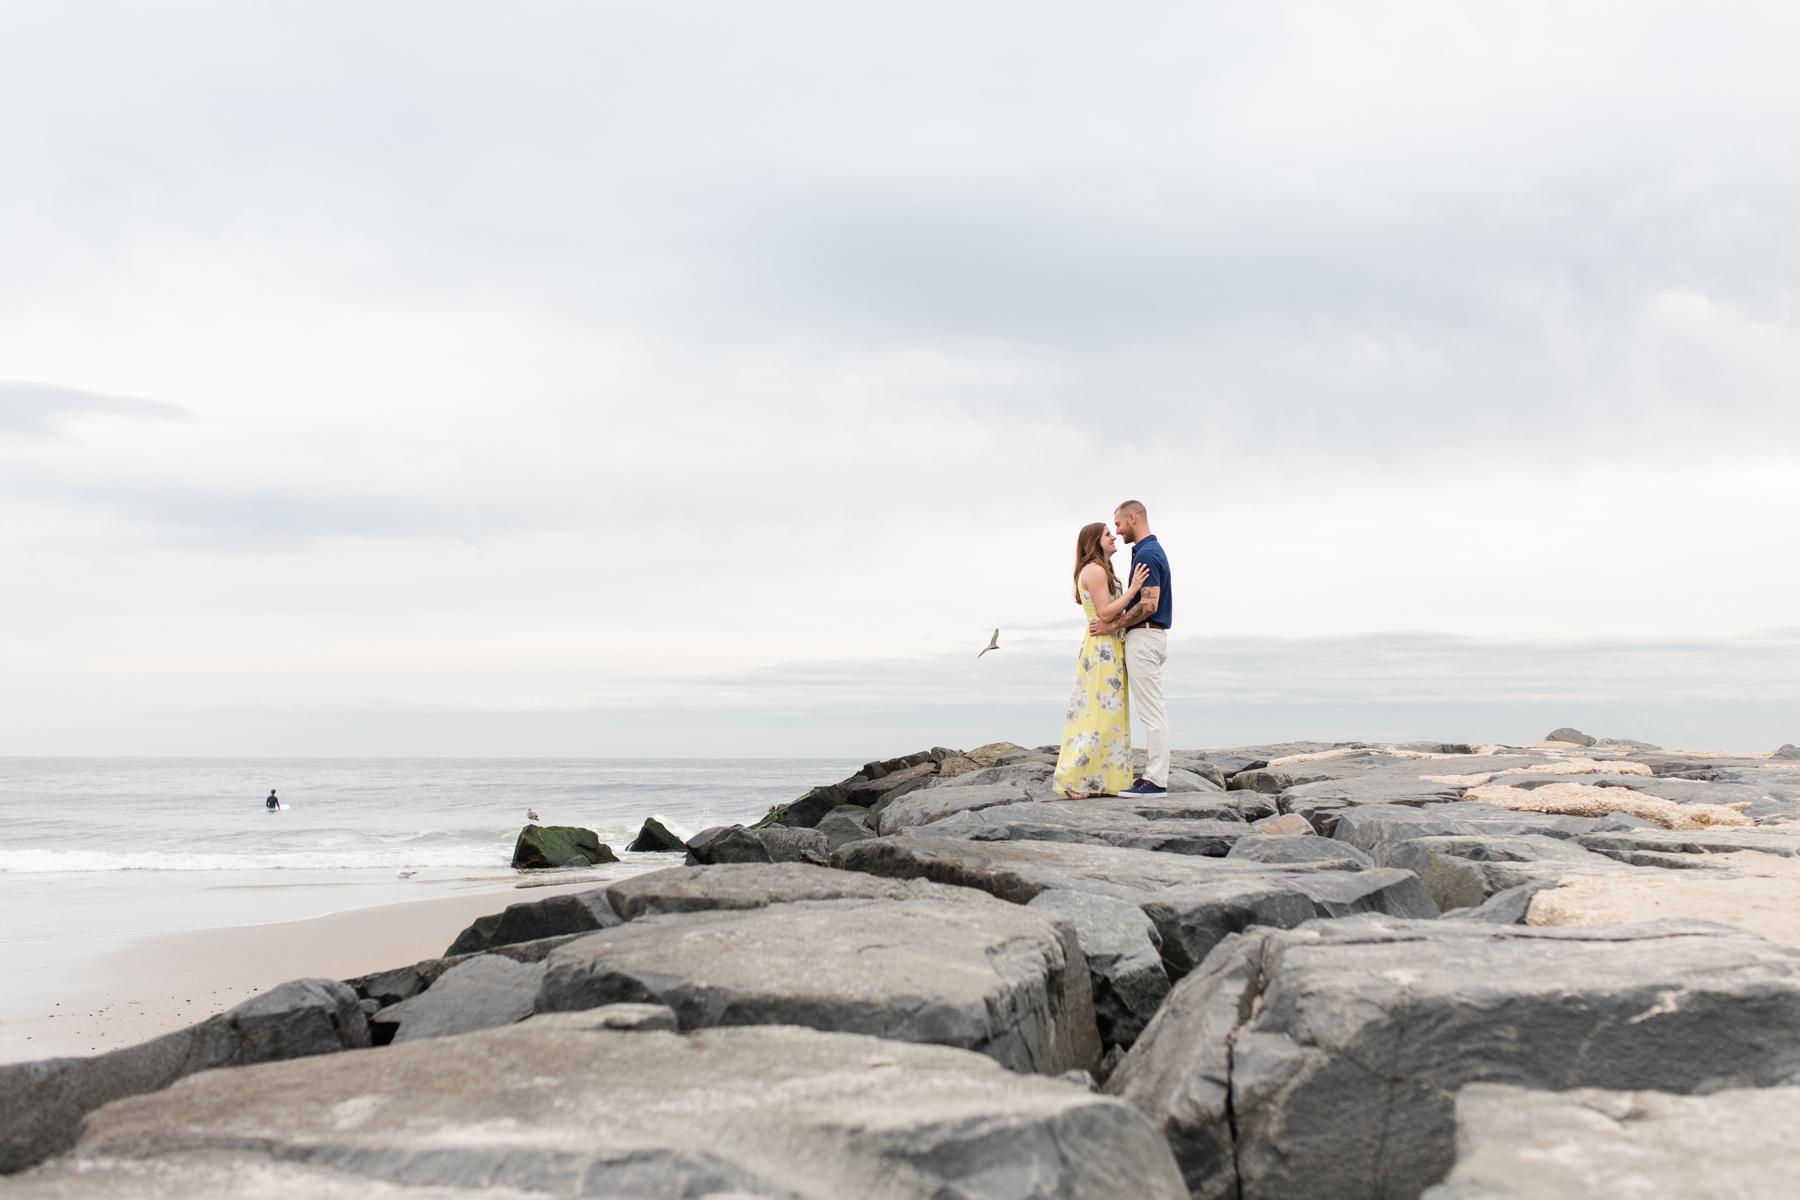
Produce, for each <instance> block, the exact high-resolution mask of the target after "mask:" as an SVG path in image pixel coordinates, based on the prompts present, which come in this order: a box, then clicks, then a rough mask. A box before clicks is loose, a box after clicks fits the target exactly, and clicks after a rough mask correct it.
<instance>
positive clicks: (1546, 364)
mask: <svg viewBox="0 0 1800 1200" xmlns="http://www.w3.org/2000/svg"><path fill="white" fill-rule="evenodd" d="M1797 58H1800V10H1795V9H1794V8H1793V6H1791V5H1778V4H1748V3H1735V4H1734V3H1717V4H1710V5H1696V4H1692V3H1688V4H1680V5H1677V4H1661V3H1654V2H1644V0H1637V2H1634V3H1629V4H1627V3H1618V4H1581V3H1570V2H1569V0H1559V2H1557V3H1554V4H1552V3H1542V4H1532V3H1507V4H1465V5H1445V4H1431V3H1423V2H1420V3H1398V4H1381V3H1370V4H1358V5H1343V4H1331V3H1316V4H1307V3H1278V2H1270V3H1262V4H1254V5H1252V4H1215V3H1193V2H1188V3H1180V4H1175V3H1129V2H1125V3H1114V4H1110V5H1105V6H1095V5H1092V4H1061V3H1046V2H1042V0H1038V2H1034V3H1030V4H1025V3H988V4H970V3H968V2H967V0H962V2H959V3H955V4H934V3H930V2H928V0H908V2H906V3H903V4H902V3H894V4H888V3H880V2H870V3H860V4H854V5H845V4H841V3H836V4H829V3H752V4H746V3H743V2H742V0H732V2H729V3H726V2H720V3H693V2H675V3H666V4H657V5H624V4H605V3H594V2H592V0H584V2H583V3H567V4H558V3H533V4H528V5H521V4H504V5H503V4H493V3H490V4H480V5H477V4H461V3H446V2H444V0H432V2H430V3H416V4H406V3H385V4H380V3H378V4H369V3H366V2H358V3H354V4H352V3H343V4H332V3H324V2H320V0H307V2H305V3H288V4H281V3H265V4H258V5H243V4H224V3H220V4H203V3H192V4H183V3H173V2H169V3H160V4H155V5H145V4H136V3H133V4H118V5H104V4H88V3H82V2H80V0H56V2H54V3H51V2H47V0H46V2H43V3H31V2H25V3H11V4H7V5H5V6H3V7H0V381H8V382H0V674H3V676H4V686H0V753H8V754H65V753H66V754H110V753H150V754H281V753H297V754H333V753H393V754H413V753H465V754H512V753H531V754H537V753H550V754H590V753H592V754H640V753H641V754H655V755H661V754H726V753H729V754H781V755H838V754H845V755H858V754H865V753H866V754H870V755H877V754H890V753H900V752H903V751H905V750H910V749H913V748H914V747H913V746H912V745H911V744H910V741H909V739H911V740H917V739H919V738H925V739H928V740H932V741H939V742H943V743H946V744H974V743H978V742H981V741H986V740H989V738H990V737H1003V736H1004V737H1012V738H1014V739H1015V740H1034V741H1048V740H1051V739H1053V738H1054V737H1055V736H1056V734H1057V731H1058V728H1059V722H1060V718H1061V711H1062V704H1063V701H1064V698H1065V696H1066V692H1067V686H1068V682H1067V680H1065V679H1064V678H1063V674H1064V673H1066V672H1067V671H1068V669H1069V663H1070V660H1071V659H1072V656H1073V651H1074V646H1075V644H1076V641H1077V639H1078V636H1079V621H1078V614H1077V611H1076V610H1075V608H1074V607H1073V605H1072V604H1071V603H1070V600H1069V595H1068V592H1069V581H1068V580H1069V568H1070V560H1071V558H1072V547H1073V540H1074V533H1075V531H1076V529H1078V528H1079V527H1080V526H1081V525H1082V524H1084V523H1086V522H1088V521H1092V520H1100V519H1104V518H1106V517H1107V516H1108V514H1109V513H1110V512H1111V510H1112V507H1113V506H1114V505H1115V504H1117V503H1118V502H1119V501H1121V500H1123V499H1126V498H1127V497H1134V498H1137V499H1140V500H1142V501H1144V502H1145V503H1146V504H1147V505H1148V506H1149V510H1150V514H1151V520H1152V524H1153V525H1154V527H1155V528H1156V530H1157V532H1158V534H1159V536H1160V538H1161V539H1162V541H1163V542H1164V543H1165V546H1166V547H1167V550H1168V552H1169V556H1170V558H1171V560H1172V562H1173V568H1174V575H1175V580H1176V597H1177V600H1176V603H1177V610H1176V611H1177V627H1176V633H1177V635H1179V636H1178V638H1177V640H1176V642H1175V646H1174V650H1173V654H1174V661H1172V663H1171V680H1172V690H1174V691H1175V692H1177V693H1178V694H1179V696H1181V697H1185V699H1184V700H1183V703H1184V704H1187V705H1189V706H1190V707H1188V708H1185V709H1183V708H1180V707H1178V708H1177V718H1178V719H1177V722H1176V725H1177V727H1176V728H1175V729H1174V730H1173V733H1172V736H1173V740H1174V741H1175V743H1176V744H1177V745H1208V744H1220V743H1221V742H1225V741H1230V740H1240V739H1248V738H1250V737H1252V736H1262V737H1323V738H1336V737H1362V736H1398V735H1413V736H1420V737H1424V736H1440V737H1447V738H1464V737H1470V738H1472V737H1518V738H1523V737H1527V736H1537V735H1539V734H1541V733H1543V732H1545V731H1546V730H1547V729H1548V728H1549V727H1550V726H1552V725H1555V724H1561V723H1564V722H1565V721H1567V720H1569V719H1571V717H1572V716H1576V715H1579V714H1580V713H1582V712H1591V713H1592V714H1593V716H1592V719H1593V720H1595V721H1601V720H1607V719H1609V717H1616V719H1617V720H1618V721H1620V722H1624V723H1627V724H1632V723H1635V724H1633V728H1613V729H1602V730H1599V731H1598V732H1604V733H1611V734H1615V735H1622V736H1646V737H1647V732H1645V731H1648V730H1650V729H1652V727H1655V728H1660V729H1662V730H1663V731H1664V736H1669V737H1675V736H1677V735H1678V734H1679V735H1681V736H1686V737H1690V738H1699V739H1705V740H1711V741H1718V740H1720V739H1728V740H1729V741H1730V742H1731V743H1732V744H1737V743H1743V744H1744V746H1745V748H1751V749H1771V748H1773V745H1772V744H1771V745H1763V744H1761V743H1762V742H1763V741H1767V740H1769V739H1770V738H1774V739H1775V740H1776V741H1780V740H1794V741H1800V636H1796V634H1795V631H1796V629H1797V628H1800V615H1796V596H1800V402H1797V401H1800V225H1797V223H1796V219H1795V213H1796V212H1800V154H1796V152H1795V151H1796V146H1795V137H1796V135H1795V132H1794V131H1795V130H1796V129H1800V72H1797V71H1796V70H1795V69H1794V63H1795V61H1796V60H1797ZM995 626H999V627H1000V628H1001V630H1002V645H1003V646H1004V647H1006V648H1005V649H1004V650H1003V651H1002V652H1001V653H999V654H990V655H988V656H986V657H985V658H983V659H981V660H980V661H979V663H976V662H975V660H974V659H973V653H974V650H975V649H977V648H979V647H980V646H981V645H983V644H985V641H986V638H987V635H988V632H989V631H990V630H992V629H993V628H994V627H995ZM1782 631H1786V632H1782ZM1398 634H1405V635H1408V637H1409V638H1411V640H1405V639H1403V640H1402V642H1399V643H1397V642H1396V641H1395V640H1394V635H1398ZM1424 635H1432V636H1424ZM1399 644H1404V645H1405V646H1407V647H1410V649H1409V650H1408V651H1407V654H1408V655H1409V656H1410V657H1408V659H1407V661H1408V662H1409V663H1411V664H1412V665H1410V666H1407V667H1405V668H1404V669H1400V668H1397V667H1396V666H1395V660H1394V658H1393V647H1394V646H1395V645H1399ZM1244 655H1249V658H1248V659H1246V658H1244ZM1247 663H1248V664H1250V665H1248V666H1247V665H1245V664H1247ZM1500 663H1507V664H1511V665H1510V666H1508V667H1506V668H1505V671H1504V672H1502V674H1504V675H1505V678H1504V679H1502V678H1501V677H1500V675H1496V674H1493V672H1496V671H1500V670H1501V668H1500V667H1498V666H1497V665H1496V664H1500ZM1225 664H1235V665H1234V666H1231V667H1230V669H1227V667H1226V665H1225ZM1520 672H1524V674H1525V675H1529V676H1530V678H1531V679H1532V680H1534V681H1535V682H1533V683H1532V684H1531V685H1530V686H1529V687H1526V688H1524V690H1522V691H1521V689H1520V686H1519V685H1517V679H1518V678H1520V674H1519V673H1520ZM1258 679H1261V680H1264V681H1265V682H1266V681H1271V680H1274V681H1278V683H1276V682H1267V686H1264V687H1262V689H1261V690H1260V691H1258V690H1257V689H1256V688H1254V687H1251V686H1250V685H1249V684H1246V683H1245V682H1244V681H1245V680H1252V681H1254V680H1258ZM1506 680H1511V681H1513V682H1510V683H1509V682H1506ZM1408 681H1410V682H1408ZM940 696H941V697H942V700H941V703H940V700H939V697H940ZM1233 697H1237V699H1235V700H1234V699H1233ZM1240 701H1241V702H1240ZM1246 705H1248V706H1251V707H1249V708H1247V707H1245V706H1246ZM1255 705H1263V707H1261V708H1256V707H1255ZM1457 705H1461V706H1463V707H1461V708H1457V707H1456V706H1457ZM1483 705H1488V707H1486V708H1484V707H1482V706H1483ZM1582 705H1589V706H1590V707H1589V708H1585V709H1584V708H1582V707H1581V706H1582ZM1594 705H1598V706H1599V707H1598V708H1595V707H1592V706H1594ZM1608 705H1611V706H1612V707H1610V708H1608V707H1606V706H1608ZM1270 706H1273V707H1270ZM1384 706H1385V707H1384ZM1471 706H1472V707H1471ZM1509 706H1510V707H1509ZM1521 706H1522V707H1521ZM1252 711H1253V713H1254V716H1253V717H1252V716H1247V715H1246V713H1251V712H1252ZM1184 714H1185V715H1184ZM1746 714H1749V715H1748V716H1747V715H1746ZM1184 722H1185V725H1186V727H1183V724H1184ZM1484 722H1485V723H1487V724H1486V725H1485V726H1484ZM1659 723H1660V724H1659ZM1540 724H1542V725H1544V729H1538V728H1536V726H1537V725H1540ZM1440 726H1448V727H1440ZM1634 728H1635V729H1637V730H1639V732H1637V733H1635V734H1634V732H1633V729H1634ZM1782 729H1791V730H1792V732H1791V733H1787V734H1782V733H1781V732H1780V731H1781V730H1782ZM1590 732H1595V731H1594V730H1590ZM903 742H904V743H907V744H900V743H903Z"/></svg>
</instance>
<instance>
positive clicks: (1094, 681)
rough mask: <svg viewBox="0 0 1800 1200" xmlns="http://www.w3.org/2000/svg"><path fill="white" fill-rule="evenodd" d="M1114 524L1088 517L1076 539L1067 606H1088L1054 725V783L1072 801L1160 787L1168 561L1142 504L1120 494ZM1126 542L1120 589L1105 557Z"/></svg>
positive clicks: (1163, 781)
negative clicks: (1127, 575)
mask: <svg viewBox="0 0 1800 1200" xmlns="http://www.w3.org/2000/svg"><path fill="white" fill-rule="evenodd" d="M1113 526H1114V528H1115V529H1117V530H1118V538H1117V539H1115V538H1114V536H1113V530H1111V529H1108V528H1107V527H1106V526H1105V525H1104V524H1103V523H1101V522H1099V521H1096V522H1094V523H1093V524H1092V525H1086V526H1083V527H1082V530H1081V532H1080V533H1079V534H1077V535H1076V536H1075V603H1077V604H1079V605H1081V608H1082V611H1083V612H1085V613H1087V617H1088V633H1087V640H1086V641H1084V642H1082V644H1081V655H1080V657H1079V658H1078V659H1076V664H1075V692H1074V694H1073V695H1071V696H1070V697H1069V716H1068V720H1067V723H1065V724H1064V725H1063V737H1062V753H1061V755H1060V756H1059V757H1058V758H1057V760H1056V786H1057V788H1059V789H1060V790H1061V791H1062V793H1063V794H1064V795H1066V796H1067V797H1068V798H1069V799H1071V800H1081V799H1084V798H1086V797H1088V796H1161V795H1163V794H1164V793H1166V792H1167V791H1168V788H1169V718H1168V714H1167V713H1165V712H1164V711H1163V693H1162V667H1163V660H1164V659H1165V658H1167V657H1168V653H1169V619H1170V613H1171V611H1172V607H1173V606H1172V599H1173V597H1172V594H1171V590H1170V586H1169V559H1168V556H1167V555H1165V554H1164V553H1163V548H1162V546H1161V545H1160V544H1159V543H1158V542H1157V540H1156V535H1155V534H1153V533H1151V532H1150V518H1149V515H1148V514H1147V513H1145V511H1144V506H1143V505H1142V504H1139V503H1138V502H1137V501H1136V500H1127V501H1126V502H1125V503H1123V504H1121V505H1119V507H1118V508H1117V509H1116V510H1115V511H1114V512H1113ZM1120 540H1123V541H1124V542H1125V543H1126V544H1127V545H1129V546H1130V547H1131V582H1130V584H1128V585H1127V586H1125V587H1120V586H1119V578H1118V576H1116V575H1114V574H1113V568H1112V556H1113V552H1114V551H1115V550H1116V549H1118V545H1119V541H1120ZM1134 708H1135V709H1137V714H1138V720H1140V721H1142V722H1143V723H1144V740H1145V742H1146V743H1148V745H1147V751H1148V758H1147V760H1146V762H1145V764H1144V774H1143V777H1142V778H1140V779H1136V780H1133V779H1132V777H1131V710H1132V709H1134Z"/></svg>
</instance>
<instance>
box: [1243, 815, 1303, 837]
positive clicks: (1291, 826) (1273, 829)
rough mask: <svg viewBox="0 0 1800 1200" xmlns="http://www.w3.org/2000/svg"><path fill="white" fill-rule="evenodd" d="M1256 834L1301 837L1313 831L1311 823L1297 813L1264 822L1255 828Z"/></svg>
mask: <svg viewBox="0 0 1800 1200" xmlns="http://www.w3.org/2000/svg"><path fill="white" fill-rule="evenodd" d="M1256 831H1257V832H1258V833H1266V834H1269V835H1270V836H1272V837H1297V836H1300V837H1303V836H1305V835H1306V834H1309V833H1311V832H1312V831H1313V827H1312V822H1311V821H1308V820H1307V819H1306V818H1305V817H1303V816H1301V815H1300V814H1299V813H1288V814H1287V815H1286V816H1284V817H1276V818H1275V819H1274V820H1273V821H1265V822H1263V823H1262V824H1261V825H1258V826H1257V827H1256Z"/></svg>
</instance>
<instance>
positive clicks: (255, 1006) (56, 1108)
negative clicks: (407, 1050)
mask: <svg viewBox="0 0 1800 1200" xmlns="http://www.w3.org/2000/svg"><path fill="white" fill-rule="evenodd" d="M368 1044H369V1029H368V1024H367V1020H366V1018H365V1017H364V1015H363V1010H362V1007H361V1005H360V1004H359V1003H358V998H357V995H356V992H355V990H354V989H352V988H351V987H349V986H348V985H346V984H342V983H339V982H337V981H336V980H335V979H296V980H294V981H292V982H290V983H284V984H282V985H280V986H279V987H275V988H271V989H269V990H268V991H266V992H263V993H262V994H261V995H258V996H253V997H251V998H250V999H248V1000H246V1001H244V1002H243V1003H242V1004H240V1005H238V1006H237V1007H235V1008H232V1009H229V1010H227V1011H225V1012H222V1013H220V1014H218V1015H217V1016H213V1017H208V1018H207V1019H206V1020H204V1021H202V1022H200V1023H199V1024H198V1025H190V1026H188V1027H187V1028H186V1029H178V1030H176V1031H175V1032H174V1033H168V1034H164V1035H163V1036H162V1037H159V1038H155V1039H153V1040H151V1041H148V1042H143V1043H141V1044H139V1045H136V1046H127V1047H125V1048H124V1049H121V1050H113V1051H110V1052H109V1053H106V1054H100V1055H96V1056H94V1057H92V1058H51V1059H44V1060H42V1061H39V1062H26V1063H12V1064H9V1065H7V1066H0V1174H6V1173H10V1172H13V1171H20V1170H23V1169H24V1168H26V1167H29V1166H31V1165H32V1164H33V1163H38V1162H42V1161H43V1160H44V1159H46V1158H49V1157H51V1156H52V1155H56V1154H61V1153H62V1152H63V1151H64V1150H67V1149H68V1148H69V1147H70V1146H71V1145H73V1144H74V1142H75V1135H76V1132H77V1130H78V1128H79V1126H80V1123H81V1118H82V1117H83V1116H85V1115H87V1114H88V1113H90V1112H92V1111H93V1110H95V1109H97V1108H99V1107H100V1106H101V1105H103V1104H109V1103H111V1102H112V1101H114V1100H118V1099H121V1098H123V1097H126V1096H139V1095H142V1094H144V1093H145V1092H154V1091H159V1090H161V1089H162V1088H166V1087H168V1086H169V1085H170V1084H172V1083H174V1082H175V1081H176V1080H178V1079H183V1078H186V1077H187V1076H189V1075H192V1074H194V1073H196V1072H198V1071H208V1070H212V1069H213V1068H215V1067H239V1066H244V1065H246V1064H249V1063H262V1062H273V1061H276V1060H279V1059H288V1058H303V1057H307V1056H309V1055H315V1054H329V1053H331V1052H333V1051H336V1050H354V1049H359V1048H362V1047H366V1046H367V1045H368Z"/></svg>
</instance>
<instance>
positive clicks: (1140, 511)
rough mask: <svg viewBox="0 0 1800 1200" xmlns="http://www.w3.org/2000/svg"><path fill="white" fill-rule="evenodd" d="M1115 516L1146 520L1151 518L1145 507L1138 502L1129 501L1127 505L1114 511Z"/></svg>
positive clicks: (1120, 506) (1124, 504)
mask: <svg viewBox="0 0 1800 1200" xmlns="http://www.w3.org/2000/svg"><path fill="white" fill-rule="evenodd" d="M1113 515H1114V516H1115V517H1116V516H1121V515H1122V516H1127V517H1144V518H1146V519H1148V518H1149V516H1150V514H1149V513H1147V512H1145V511H1144V506H1143V505H1142V504H1139V503H1138V502H1137V501H1136V500H1127V501H1126V502H1125V503H1123V504H1121V505H1119V507H1117V508H1115V509H1113Z"/></svg>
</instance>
